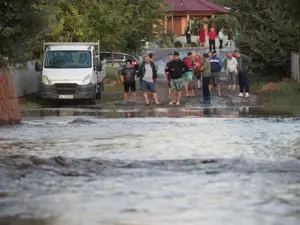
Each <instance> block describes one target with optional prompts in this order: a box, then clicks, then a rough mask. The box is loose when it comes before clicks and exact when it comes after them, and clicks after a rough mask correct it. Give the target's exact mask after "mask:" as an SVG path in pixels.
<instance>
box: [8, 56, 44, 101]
mask: <svg viewBox="0 0 300 225" xmlns="http://www.w3.org/2000/svg"><path fill="white" fill-rule="evenodd" d="M41 74H42V73H41V72H36V71H35V61H32V62H27V64H26V65H25V67H24V66H23V67H22V68H18V67H15V68H13V69H12V76H13V83H14V87H15V90H16V95H17V97H22V96H26V95H29V94H33V93H36V92H38V91H39V87H40V80H41Z"/></svg>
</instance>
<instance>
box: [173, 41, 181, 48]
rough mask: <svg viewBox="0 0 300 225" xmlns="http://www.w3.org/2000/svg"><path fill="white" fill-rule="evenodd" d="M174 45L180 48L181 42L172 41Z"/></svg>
mask: <svg viewBox="0 0 300 225" xmlns="http://www.w3.org/2000/svg"><path fill="white" fill-rule="evenodd" d="M174 47H176V48H182V43H181V42H180V41H175V42H174Z"/></svg>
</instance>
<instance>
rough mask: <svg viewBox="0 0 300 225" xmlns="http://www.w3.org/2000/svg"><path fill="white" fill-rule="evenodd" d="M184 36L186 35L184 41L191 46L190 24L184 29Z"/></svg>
mask: <svg viewBox="0 0 300 225" xmlns="http://www.w3.org/2000/svg"><path fill="white" fill-rule="evenodd" d="M185 37H186V43H187V44H188V46H189V47H191V43H192V32H191V28H190V26H188V27H187V28H186V31H185Z"/></svg>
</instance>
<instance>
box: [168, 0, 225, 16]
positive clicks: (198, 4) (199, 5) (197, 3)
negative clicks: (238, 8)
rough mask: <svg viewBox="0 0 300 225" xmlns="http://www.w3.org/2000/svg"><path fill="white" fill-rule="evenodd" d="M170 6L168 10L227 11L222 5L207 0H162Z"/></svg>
mask: <svg viewBox="0 0 300 225" xmlns="http://www.w3.org/2000/svg"><path fill="white" fill-rule="evenodd" d="M164 1H165V2H166V3H168V4H170V5H171V7H170V8H169V9H168V12H202V13H203V12H205V13H206V12H209V13H228V10H227V9H225V8H224V7H223V6H220V5H216V4H214V3H211V2H209V1H208V0H164Z"/></svg>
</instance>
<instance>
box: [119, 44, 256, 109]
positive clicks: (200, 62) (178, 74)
mask: <svg viewBox="0 0 300 225" xmlns="http://www.w3.org/2000/svg"><path fill="white" fill-rule="evenodd" d="M168 58H169V62H168V63H167V64H166V67H165V75H166V82H167V85H168V92H169V100H170V101H169V105H175V104H176V105H180V103H181V98H182V91H183V89H185V96H186V97H188V98H189V97H194V96H195V88H196V86H197V87H198V88H199V89H201V88H202V92H203V98H204V103H205V104H210V93H211V90H212V87H214V88H216V90H217V92H218V96H221V84H222V83H221V71H222V70H223V69H224V71H225V72H227V74H228V80H229V82H230V83H229V85H228V91H235V89H236V86H237V81H238V82H239V87H240V93H239V96H240V97H246V98H248V97H249V81H248V69H249V65H250V64H251V59H250V58H248V57H246V56H244V55H241V53H240V51H238V50H236V51H235V52H234V53H228V55H227V57H226V58H225V59H224V60H222V59H221V58H220V57H219V56H217V52H216V51H210V52H208V53H204V54H203V56H202V57H201V56H200V52H199V51H197V52H196V54H195V55H194V54H193V53H192V52H188V54H187V56H186V57H185V58H184V59H183V60H181V59H180V55H179V52H176V51H175V52H174V53H173V54H169V55H168ZM157 69H158V68H157V66H156V65H155V63H154V62H153V55H152V54H149V55H147V56H145V57H144V61H143V62H142V64H141V65H140V67H139V69H138V70H136V69H135V68H134V66H133V65H132V61H131V60H127V62H126V67H124V68H123V70H122V71H121V75H122V76H121V77H122V81H123V84H124V101H125V103H127V100H128V92H129V89H131V91H132V92H133V101H134V102H135V101H136V85H135V76H136V75H137V76H138V77H139V78H140V89H141V91H142V92H143V97H144V100H145V102H146V105H149V104H150V103H151V102H152V101H153V102H154V103H155V104H160V102H159V101H158V96H157V93H156V87H155V86H156V85H155V83H156V78H157ZM201 83H202V87H201ZM244 91H245V94H244Z"/></svg>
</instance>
